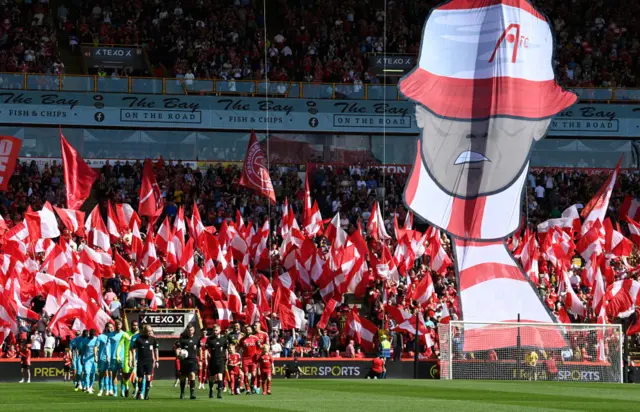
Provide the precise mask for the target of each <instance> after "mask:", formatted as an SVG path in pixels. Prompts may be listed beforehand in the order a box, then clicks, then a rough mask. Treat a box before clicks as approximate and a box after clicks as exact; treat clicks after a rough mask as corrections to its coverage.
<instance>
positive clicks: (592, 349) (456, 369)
mask: <svg viewBox="0 0 640 412" xmlns="http://www.w3.org/2000/svg"><path fill="white" fill-rule="evenodd" d="M438 335H439V339H440V340H439V347H440V379H478V380H480V379H482V380H532V381H533V380H540V381H579V382H614V383H622V382H623V370H624V369H623V364H622V342H623V339H624V337H623V335H622V326H621V325H599V324H573V323H572V324H560V323H528V322H465V321H452V322H450V323H448V324H440V325H438Z"/></svg>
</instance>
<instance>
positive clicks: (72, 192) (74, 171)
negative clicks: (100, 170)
mask: <svg viewBox="0 0 640 412" xmlns="http://www.w3.org/2000/svg"><path fill="white" fill-rule="evenodd" d="M60 146H61V150H62V166H63V169H64V186H65V188H66V191H67V208H69V209H74V210H76V209H80V206H82V204H83V203H84V201H85V200H86V199H87V198H88V197H89V195H90V194H91V186H92V185H93V182H95V180H96V179H97V178H98V174H97V173H96V172H94V171H93V169H92V168H90V167H89V166H88V165H87V163H86V162H85V161H84V159H82V157H81V156H80V154H78V152H77V151H76V149H74V148H73V147H72V146H71V145H70V144H69V142H67V139H65V138H64V136H63V135H62V130H61V131H60Z"/></svg>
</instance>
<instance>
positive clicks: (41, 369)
mask: <svg viewBox="0 0 640 412" xmlns="http://www.w3.org/2000/svg"><path fill="white" fill-rule="evenodd" d="M290 362H291V359H276V360H275V370H274V374H273V376H274V378H276V379H280V378H284V376H285V371H286V365H287V364H289V363H290ZM298 366H299V367H300V370H301V371H302V374H301V375H300V379H366V377H367V375H368V374H369V371H370V370H371V359H361V360H349V359H331V358H323V359H304V358H300V359H299V360H298ZM31 368H32V371H31V381H32V383H37V382H47V381H61V380H62V377H63V373H64V368H63V363H62V359H33V360H32V365H31ZM386 369H387V378H388V379H412V378H413V377H414V363H413V361H401V362H389V363H387V365H386ZM439 374H440V371H439V366H438V362H437V361H436V360H424V361H420V362H419V363H418V378H419V379H438V378H439ZM19 375H20V361H19V360H18V359H10V360H9V359H0V382H17V381H18V379H19ZM174 378H175V359H174V358H161V359H160V367H159V368H158V369H156V371H155V375H154V379H174Z"/></svg>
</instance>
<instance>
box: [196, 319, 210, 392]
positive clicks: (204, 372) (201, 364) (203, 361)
mask: <svg viewBox="0 0 640 412" xmlns="http://www.w3.org/2000/svg"><path fill="white" fill-rule="evenodd" d="M206 344H207V332H206V331H204V330H203V331H202V336H201V337H200V353H199V354H198V368H199V371H198V381H199V384H198V389H205V387H204V384H205V382H207V380H208V379H209V376H208V375H209V373H208V372H209V367H208V366H209V365H208V359H207V357H206V356H205V353H204V352H205V350H206V349H205V345H206Z"/></svg>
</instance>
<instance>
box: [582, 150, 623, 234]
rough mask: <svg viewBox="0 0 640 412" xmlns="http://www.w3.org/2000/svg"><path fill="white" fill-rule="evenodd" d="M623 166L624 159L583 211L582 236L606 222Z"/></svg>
mask: <svg viewBox="0 0 640 412" xmlns="http://www.w3.org/2000/svg"><path fill="white" fill-rule="evenodd" d="M621 164H622V157H621V158H620V160H619V161H618V164H617V165H616V168H615V170H614V171H613V173H611V176H609V178H608V179H607V180H606V181H605V182H604V184H603V185H602V187H601V188H600V190H598V193H596V194H595V196H594V197H593V198H592V199H591V200H590V201H589V203H588V204H587V206H585V208H584V209H583V210H582V213H581V216H582V217H583V218H584V223H583V224H582V234H583V235H584V234H585V233H587V232H588V231H589V229H591V226H592V225H593V224H594V223H595V222H596V221H598V220H599V221H600V222H601V223H602V222H604V218H605V215H606V214H607V209H608V208H609V200H610V199H611V193H613V187H614V186H615V184H616V178H617V177H618V173H619V171H620V165H621Z"/></svg>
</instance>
